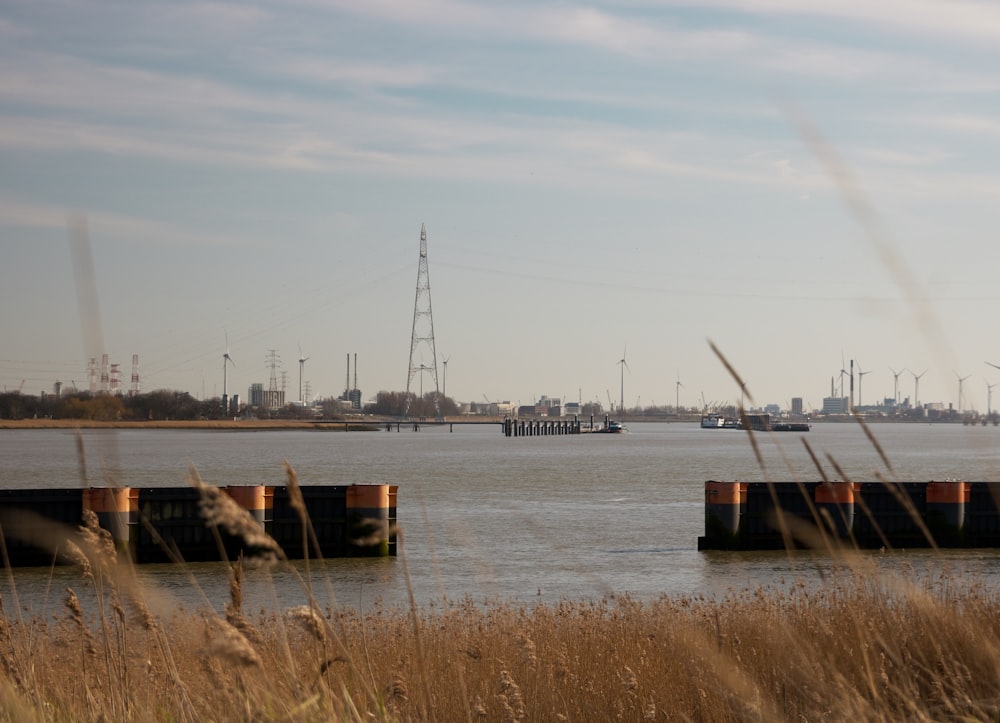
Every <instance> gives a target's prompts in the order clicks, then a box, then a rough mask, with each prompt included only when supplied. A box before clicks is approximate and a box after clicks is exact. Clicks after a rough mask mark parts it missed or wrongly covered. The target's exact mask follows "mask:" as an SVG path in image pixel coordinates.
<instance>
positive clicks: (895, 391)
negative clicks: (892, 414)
mask: <svg viewBox="0 0 1000 723" xmlns="http://www.w3.org/2000/svg"><path fill="white" fill-rule="evenodd" d="M889 371H890V372H892V393H893V395H894V397H893V399H894V400H895V402H896V404H899V375H900V374H902V373H903V372H905V371H906V369H900V370H899V371H898V372H897V371H896V370H895V369H893V368H892V367H889Z"/></svg>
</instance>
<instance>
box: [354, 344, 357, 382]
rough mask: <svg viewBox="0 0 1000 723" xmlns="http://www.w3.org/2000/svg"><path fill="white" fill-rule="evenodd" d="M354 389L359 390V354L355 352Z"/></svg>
mask: <svg viewBox="0 0 1000 723" xmlns="http://www.w3.org/2000/svg"><path fill="white" fill-rule="evenodd" d="M354 388H355V389H357V388H358V353H357V352H354Z"/></svg>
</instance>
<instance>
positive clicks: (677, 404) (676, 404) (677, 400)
mask: <svg viewBox="0 0 1000 723" xmlns="http://www.w3.org/2000/svg"><path fill="white" fill-rule="evenodd" d="M684 388H685V387H684V385H683V384H681V373H680V371H679V370H678V372H677V386H676V387H674V392H675V398H674V413H675V414H676V415H677V416H680V414H681V389H684Z"/></svg>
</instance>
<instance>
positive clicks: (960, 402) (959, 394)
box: [955, 372, 972, 412]
mask: <svg viewBox="0 0 1000 723" xmlns="http://www.w3.org/2000/svg"><path fill="white" fill-rule="evenodd" d="M955 376H956V377H957V378H958V411H959V412H961V411H962V383H963V382H964V381H965V380H966V379H968V378H969V377H971V376H972V375H971V374H967V375H966V376H964V377H960V376H958V372H955Z"/></svg>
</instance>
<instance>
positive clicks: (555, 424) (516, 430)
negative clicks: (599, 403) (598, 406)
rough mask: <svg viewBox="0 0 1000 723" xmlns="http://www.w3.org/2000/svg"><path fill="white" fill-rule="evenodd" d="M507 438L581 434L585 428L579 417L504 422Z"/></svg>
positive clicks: (508, 418) (507, 420)
mask: <svg viewBox="0 0 1000 723" xmlns="http://www.w3.org/2000/svg"><path fill="white" fill-rule="evenodd" d="M502 431H503V435H504V436H505V437H548V436H557V435H563V434H580V433H581V432H582V431H583V427H582V425H581V424H580V420H579V418H577V417H573V419H512V418H511V417H507V418H506V419H504V420H503V423H502Z"/></svg>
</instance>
